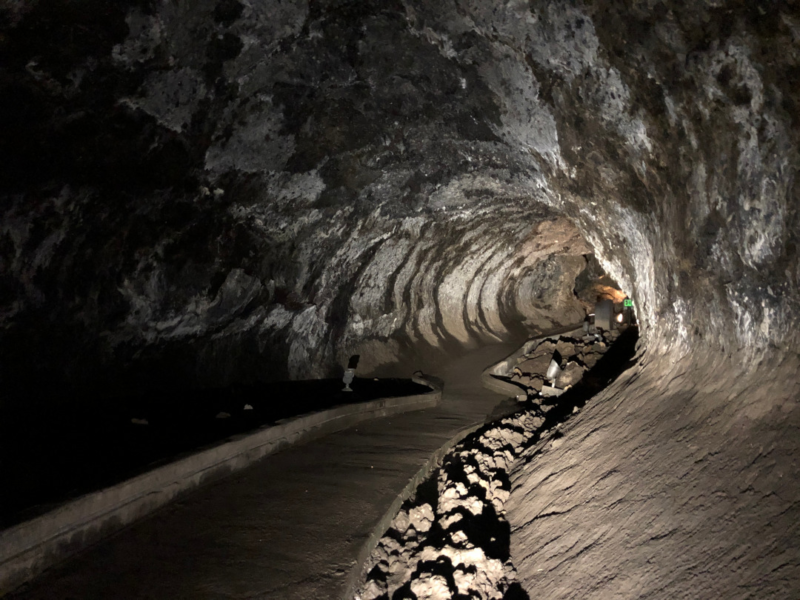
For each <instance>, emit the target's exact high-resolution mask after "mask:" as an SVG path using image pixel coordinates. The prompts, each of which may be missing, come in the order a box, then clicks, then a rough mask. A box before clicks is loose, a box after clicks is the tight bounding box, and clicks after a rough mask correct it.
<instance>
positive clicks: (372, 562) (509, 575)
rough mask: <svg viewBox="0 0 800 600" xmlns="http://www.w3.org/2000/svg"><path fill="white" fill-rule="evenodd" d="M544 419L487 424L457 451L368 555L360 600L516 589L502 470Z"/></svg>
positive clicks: (489, 594) (440, 599) (490, 595)
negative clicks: (513, 587)
mask: <svg viewBox="0 0 800 600" xmlns="http://www.w3.org/2000/svg"><path fill="white" fill-rule="evenodd" d="M543 423H544V418H543V417H542V416H540V415H537V414H535V412H534V411H526V412H524V413H521V414H518V415H515V416H513V417H508V418H504V419H502V420H500V421H499V422H496V423H492V424H491V425H487V426H486V427H484V428H483V429H482V430H479V431H478V432H476V433H475V434H473V435H471V436H469V437H468V438H467V439H466V440H465V441H464V442H462V443H461V444H459V445H458V446H456V447H455V448H454V449H453V450H452V451H451V452H450V453H449V454H448V455H447V456H446V457H445V459H444V462H443V464H442V467H441V468H440V469H439V470H438V473H437V474H436V475H435V476H434V478H432V479H431V480H429V482H428V485H429V486H430V487H431V488H432V484H433V483H434V482H435V483H436V489H435V490H432V489H431V490H425V484H423V486H421V488H420V490H418V493H417V495H416V497H415V498H414V499H413V500H410V501H407V502H406V503H405V504H404V505H403V507H402V508H401V510H400V512H399V513H398V515H397V516H396V517H395V519H394V521H393V522H392V526H391V528H390V529H389V531H388V532H387V533H386V535H385V536H384V537H383V538H382V539H381V541H380V542H379V543H378V547H377V548H376V549H375V551H374V552H373V553H372V556H371V557H370V559H369V561H368V563H367V566H366V569H367V572H368V576H367V580H366V582H365V583H364V584H363V586H362V587H361V589H360V590H358V592H357V594H356V598H358V599H359V600H378V599H387V598H391V599H393V600H399V599H420V600H421V599H423V598H424V599H430V600H445V599H448V600H450V599H453V600H454V599H460V598H465V599H466V598H474V599H477V598H480V599H482V600H489V599H493V600H494V599H500V598H503V597H504V596H505V594H506V593H507V592H508V591H509V590H510V589H511V588H512V586H513V585H514V582H515V579H516V576H515V571H514V567H513V565H512V564H511V562H510V561H509V552H508V548H509V535H510V530H509V526H508V523H507V522H506V520H505V517H504V514H505V508H504V507H505V502H506V500H507V499H508V496H509V493H510V485H509V480H508V474H507V472H508V469H509V468H510V467H511V464H512V463H513V461H514V460H515V459H516V457H517V456H518V455H519V453H520V452H521V451H522V450H523V449H524V448H525V447H526V446H527V442H528V441H529V440H530V439H531V438H532V436H534V435H535V434H536V433H537V432H538V431H539V429H540V428H541V426H542V424H543Z"/></svg>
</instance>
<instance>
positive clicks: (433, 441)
mask: <svg viewBox="0 0 800 600" xmlns="http://www.w3.org/2000/svg"><path fill="white" fill-rule="evenodd" d="M516 348H517V344H498V345H492V346H486V347H483V348H480V349H478V350H475V351H473V352H470V353H469V354H467V355H465V356H463V357H461V358H459V359H456V360H455V361H453V362H452V363H450V364H449V365H448V366H446V367H444V368H443V370H442V372H441V373H437V375H439V377H441V378H442V379H443V380H444V382H445V388H444V394H443V397H442V402H441V403H440V405H439V406H438V407H436V408H434V409H430V410H425V411H418V412H414V413H408V414H405V415H399V416H394V417H387V418H384V419H377V420H375V421H370V422H367V423H362V424H359V425H357V426H356V427H354V428H351V429H348V430H346V431H342V432H339V433H336V434H333V435H330V436H328V437H325V438H323V439H320V440H316V441H313V442H310V443H308V444H305V445H301V446H295V447H293V448H290V449H288V450H285V451H283V452H280V453H278V454H275V455H272V456H270V457H268V458H266V459H265V460H263V461H262V462H260V463H259V464H257V465H254V466H253V467H251V468H249V469H247V470H245V471H242V472H241V473H239V474H237V475H234V476H232V477H228V478H226V479H224V480H222V481H220V482H218V483H216V484H213V485H209V486H208V487H205V488H203V489H200V490H198V491H197V492H194V493H192V494H190V495H188V496H186V497H185V498H184V499H183V500H181V501H178V502H176V503H174V504H172V505H170V506H168V507H166V508H165V509H163V510H161V511H159V512H157V513H156V514H155V515H154V516H152V517H151V518H148V519H146V520H144V521H142V522H140V523H138V524H136V525H134V526H132V527H130V528H128V529H126V530H124V531H123V532H121V533H119V534H118V535H116V536H114V537H113V538H111V539H110V540H107V541H105V542H103V543H101V544H99V545H97V546H95V547H94V548H92V549H90V550H88V551H86V552H84V553H83V554H81V555H80V556H78V557H76V558H75V559H73V560H71V561H69V562H67V563H65V564H64V565H62V566H61V567H58V568H55V569H53V570H52V571H50V572H48V573H46V574H45V575H44V576H43V577H42V578H40V579H38V580H36V581H35V582H34V584H33V585H31V586H30V587H29V588H28V589H27V590H26V591H24V592H22V593H20V594H18V595H14V596H13V598H15V599H19V600H22V599H23V598H24V599H26V600H33V599H47V600H52V599H55V598H57V599H59V600H61V599H67V598H74V599H76V600H77V599H80V600H107V599H109V598H114V599H115V600H127V599H144V598H147V599H153V600H161V599H165V600H166V599H170V600H177V599H187V600H189V599H191V600H200V599H206V598H208V599H212V598H213V599H226V600H227V599H234V598H235V599H243V598H259V599H270V600H272V599H275V600H278V599H280V600H294V599H297V600H323V599H324V600H339V598H341V597H342V595H343V594H344V591H345V587H346V583H347V579H348V576H349V575H350V573H351V571H352V570H353V567H354V565H355V562H356V558H357V556H358V555H359V553H360V552H361V550H362V548H363V547H364V544H365V543H366V542H367V540H368V538H369V536H370V534H371V533H372V531H373V529H374V528H375V526H376V524H377V523H378V522H379V521H380V519H381V518H382V517H383V516H384V514H385V513H386V511H387V510H388V508H389V507H390V506H391V504H392V502H393V501H394V500H395V499H396V498H397V496H398V494H399V493H400V492H401V491H402V490H403V489H404V487H405V486H406V484H407V483H408V482H409V480H410V479H411V478H412V477H413V476H414V475H415V474H416V473H417V472H418V471H419V469H420V468H421V467H422V466H423V465H424V464H425V462H426V460H427V459H428V458H429V457H430V456H431V454H432V453H433V452H435V451H436V450H437V449H439V448H440V447H441V446H442V445H443V444H445V443H446V442H447V441H448V440H450V439H451V438H452V437H453V436H454V435H455V434H456V433H458V432H459V431H461V430H463V429H465V428H466V427H469V426H471V425H474V424H476V423H481V422H483V421H484V420H485V419H486V417H487V415H489V414H490V413H491V412H492V410H493V409H495V407H496V406H497V404H498V403H499V402H500V401H502V400H503V399H504V398H503V396H501V395H498V394H495V393H493V392H490V391H488V390H485V389H484V388H483V387H482V386H481V383H480V378H481V373H482V371H483V369H484V368H485V367H487V366H489V365H490V364H492V363H494V362H497V361H498V360H500V359H502V358H504V357H505V356H507V355H508V354H510V353H511V352H513V351H514V350H515V349H516Z"/></svg>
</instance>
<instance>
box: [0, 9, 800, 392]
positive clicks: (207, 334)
mask: <svg viewBox="0 0 800 600" xmlns="http://www.w3.org/2000/svg"><path fill="white" fill-rule="evenodd" d="M3 16H4V20H3V35H2V39H1V40H0V43H2V48H3V52H4V54H5V55H6V56H8V57H9V60H7V61H5V64H4V67H3V71H2V87H3V93H2V100H1V101H2V106H1V107H0V108H2V111H0V112H2V115H3V117H2V118H3V120H4V122H3V127H4V130H5V131H6V132H7V135H4V136H3V140H2V142H0V144H1V145H2V146H1V148H0V152H2V157H3V164H4V169H3V175H2V184H3V193H4V196H3V217H2V232H1V233H2V237H1V238H0V240H1V241H0V243H1V244H2V245H1V246H0V249H1V251H2V258H3V262H2V270H3V271H2V277H3V297H2V326H3V339H4V344H3V346H4V363H5V364H7V365H9V367H7V369H6V370H7V372H11V371H14V372H17V371H19V370H20V369H21V368H22V367H23V366H24V367H25V368H26V369H28V367H30V366H31V361H33V362H34V363H35V364H38V365H41V368H42V372H44V373H48V375H49V376H51V377H52V376H55V377H58V372H65V373H66V374H67V378H70V377H72V378H77V379H83V380H86V379H88V378H91V377H98V376H100V375H101V374H102V373H107V372H109V371H108V370H109V369H111V372H114V371H113V367H114V366H115V365H122V364H125V365H130V364H134V365H138V367H137V369H134V370H133V371H131V372H130V373H129V375H128V377H129V378H130V379H131V380H132V381H131V383H132V382H133V381H136V380H137V379H141V378H142V377H144V376H147V377H150V376H153V374H154V373H155V372H157V371H158V370H159V369H160V370H162V371H163V372H162V373H160V374H159V376H163V377H165V378H170V377H177V376H178V374H180V375H181V376H182V377H184V378H188V379H189V380H195V381H196V380H202V379H205V380H207V381H213V382H220V381H223V382H224V381H230V380H236V379H241V378H253V377H260V376H263V374H264V372H265V371H268V372H270V373H273V374H275V373H277V374H278V375H279V376H290V377H294V378H297V377H308V376H317V375H320V374H322V373H326V372H329V371H331V369H332V368H333V367H334V365H340V364H341V362H342V360H343V357H344V358H346V356H347V355H349V354H351V353H361V354H363V355H365V356H367V357H369V361H368V364H367V365H365V367H368V368H378V367H380V366H381V365H388V364H392V363H393V362H396V361H397V360H399V359H400V357H401V356H402V355H403V354H404V352H407V351H410V350H411V349H418V348H419V347H421V346H422V347H433V348H442V347H447V346H448V345H451V346H452V345H453V344H455V345H459V344H467V343H470V342H475V341H478V340H486V339H492V338H494V337H497V336H500V335H503V334H504V333H505V331H506V330H507V329H508V328H509V327H511V326H513V325H514V324H517V323H524V324H527V325H528V326H537V327H543V326H547V325H549V324H554V323H556V322H560V323H566V322H569V321H571V320H573V319H574V317H575V316H576V315H579V314H580V310H581V307H580V306H579V305H578V304H577V303H576V302H573V301H572V295H571V289H570V287H571V286H572V280H573V279H574V276H575V275H577V274H578V273H579V272H580V270H581V268H582V265H583V263H581V261H580V260H579V258H578V257H579V256H580V255H582V254H587V253H589V252H591V251H594V252H595V253H596V254H597V256H598V258H599V260H600V262H601V264H602V265H603V266H604V267H605V268H606V270H607V271H608V272H609V273H610V274H611V275H612V276H613V277H614V278H615V279H616V280H617V281H619V282H620V284H621V285H622V287H623V288H624V289H625V290H626V291H628V292H629V293H630V294H631V295H632V296H633V297H634V298H635V299H636V301H637V304H638V306H639V312H640V318H641V320H642V324H643V327H644V328H645V330H646V332H647V333H646V335H647V337H648V339H650V340H652V341H653V342H654V344H658V345H659V346H662V347H664V348H667V347H674V348H675V350H676V351H678V352H681V353H685V352H687V351H688V350H689V349H690V348H691V347H692V346H694V345H696V344H698V343H700V344H704V345H705V344H708V345H711V346H713V347H714V348H716V349H724V350H725V351H728V352H729V351H731V350H733V349H735V348H738V347H741V346H746V347H748V348H751V349H752V351H753V352H757V351H761V350H764V349H766V348H767V347H769V346H777V347H779V348H787V347H796V343H797V339H796V336H797V333H796V331H797V329H796V327H794V324H795V319H796V315H797V311H796V301H797V297H798V294H797V282H798V261H797V258H796V237H797V235H796V229H797V218H796V207H797V192H796V187H795V178H794V175H795V171H796V166H797V156H796V137H797V136H796V134H797V123H796V113H797V111H796V95H797V91H798V89H800V87H799V86H798V85H797V83H798V73H800V71H798V68H799V67H798V63H797V60H798V52H799V50H798V46H797V40H798V36H799V35H800V33H799V32H800V20H798V14H797V10H796V7H795V6H794V5H793V4H792V3H787V4H786V5H781V6H780V7H778V6H777V5H776V6H769V7H760V8H759V7H755V6H753V7H751V6H749V5H748V6H744V5H741V4H739V3H733V2H731V3H709V4H707V5H706V4H702V3H701V4H698V5H696V6H692V7H691V8H687V7H679V6H677V5H676V6H673V5H672V4H670V3H669V2H667V3H663V2H657V3H652V2H650V3H644V4H642V3H637V4H632V5H628V4H626V3H624V2H597V3H589V4H586V5H582V4H579V3H573V2H533V3H527V2H508V3H505V4H503V5H497V4H496V3H491V2H454V1H449V2H437V3H432V2H405V3H401V2H389V3H374V2H356V1H349V2H346V1H330V2H312V3H309V2H306V1H303V0H294V1H292V2H258V3H257V2H247V1H245V0H241V1H239V0H220V1H219V2H215V1H210V0H209V1H206V0H195V1H191V2H177V3H158V2H146V1H139V2H128V3H115V4H114V6H110V5H106V4H105V3H98V2H80V3H79V2H74V1H68V0H40V1H38V2H37V1H28V2H25V1H20V2H14V3H11V4H7V5H6V6H5V8H4V10H3ZM573 224H574V225H575V226H577V228H578V230H579V232H580V233H579V232H578V231H576V230H575V228H574V227H573ZM581 235H582V236H583V238H584V239H585V240H587V241H588V243H589V245H590V246H591V248H590V247H589V245H587V244H586V243H585V242H583V241H582V239H581ZM572 257H574V258H572ZM554 271H558V273H555V274H554ZM537 295H538V297H537ZM542 296H544V298H542ZM28 370H29V369H28ZM115 376H119V373H116V372H115Z"/></svg>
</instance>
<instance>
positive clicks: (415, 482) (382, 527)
mask: <svg viewBox="0 0 800 600" xmlns="http://www.w3.org/2000/svg"><path fill="white" fill-rule="evenodd" d="M537 339H538V338H537ZM537 339H532V340H528V341H527V342H525V344H523V345H522V346H521V347H520V348H519V349H518V350H516V351H515V352H513V353H512V354H510V355H509V356H507V357H506V358H504V359H503V360H501V361H499V362H497V363H494V364H492V365H490V366H489V367H487V368H486V369H484V370H483V373H482V374H481V384H482V385H483V386H484V387H485V388H487V389H489V390H491V391H493V392H496V393H498V394H506V395H508V396H515V395H516V394H518V393H521V391H522V388H520V387H518V386H515V385H514V384H512V383H506V382H504V381H501V380H499V379H496V378H495V377H493V375H505V374H506V373H507V371H508V365H509V364H512V363H513V362H514V360H515V359H516V358H517V357H518V356H521V355H522V354H524V353H525V352H527V349H528V348H530V346H531V345H532V344H533V343H535V342H536V341H537ZM512 368H513V367H512ZM510 412H513V411H510ZM487 418H488V415H487ZM486 422H487V421H483V422H481V423H475V424H474V425H471V426H470V427H466V428H464V429H462V430H461V431H459V432H458V433H457V434H456V435H454V436H453V437H452V438H450V439H449V440H448V441H447V442H445V443H444V444H443V445H442V446H440V447H439V449H438V450H436V451H435V452H434V453H433V454H431V456H430V458H428V460H427V461H426V462H425V464H424V465H422V467H421V468H420V469H419V471H417V473H416V474H415V475H414V477H412V478H411V479H410V480H409V482H408V483H407V484H406V486H405V487H404V488H403V491H402V492H400V494H399V495H398V496H397V498H395V500H394V502H392V504H391V505H390V506H389V508H388V509H387V510H386V513H385V514H384V515H383V517H382V518H381V520H380V521H378V524H377V525H376V526H375V529H373V531H372V533H371V534H370V536H369V538H368V539H367V541H366V542H365V544H364V547H363V548H362V549H361V552H360V553H359V555H358V559H357V560H356V564H355V565H354V567H353V569H352V570H351V572H350V575H349V576H348V578H347V584H346V586H345V593H344V596H343V597H342V600H353V598H354V596H355V591H356V587H358V584H359V582H360V581H361V578H362V576H363V575H364V573H363V571H364V565H365V564H366V562H367V560H368V559H369V557H370V554H372V551H373V550H375V548H376V547H377V546H378V542H379V541H380V540H381V538H382V537H383V536H384V535H385V534H386V532H387V531H388V530H389V527H390V526H391V524H392V521H393V520H394V518H395V516H396V515H397V513H398V512H400V507H401V506H402V505H403V502H405V501H406V500H408V499H409V498H410V497H411V496H412V495H413V494H414V493H415V492H416V490H417V488H418V487H419V485H420V484H421V483H422V482H423V481H425V480H426V479H427V478H428V477H430V476H431V474H432V473H433V471H434V470H435V469H437V468H438V467H439V466H440V465H441V463H442V460H443V459H444V457H445V455H447V453H448V452H450V450H452V449H453V447H454V446H456V445H457V444H458V443H459V442H461V440H463V439H464V438H466V437H467V436H468V435H470V434H471V433H473V432H475V431H477V430H478V429H480V428H481V427H483V426H484V425H485V424H486Z"/></svg>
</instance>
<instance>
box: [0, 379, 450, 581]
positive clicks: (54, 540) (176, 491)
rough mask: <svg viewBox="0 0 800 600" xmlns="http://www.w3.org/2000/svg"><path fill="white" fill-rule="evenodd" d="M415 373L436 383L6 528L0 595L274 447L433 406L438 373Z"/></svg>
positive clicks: (233, 444) (239, 440)
mask: <svg viewBox="0 0 800 600" xmlns="http://www.w3.org/2000/svg"><path fill="white" fill-rule="evenodd" d="M412 380H413V381H414V382H415V383H419V384H421V385H425V386H427V387H430V388H431V391H430V392H427V393H425V394H418V395H414V396H405V397H399V398H381V399H378V400H373V401H371V402H365V403H361V404H351V405H345V406H338V407H335V408H332V409H330V410H325V411H321V412H317V413H312V414H307V415H300V416H297V417H293V418H291V419H286V420H284V421H279V422H278V423H277V424H276V425H274V426H267V427H262V428H261V429H258V430H257V431H255V432H252V433H247V434H242V435H240V436H235V437H233V438H230V439H229V440H227V441H225V442H223V443H221V444H217V445H215V446H212V447H208V448H205V449H202V450H199V451H197V452H193V453H192V454H189V455H187V456H183V457H181V458H178V459H177V460H174V461H172V462H170V463H168V464H165V465H163V466H160V467H157V468H155V469H152V470H150V471H148V472H146V473H143V474H141V475H138V476H136V477H133V478H131V479H128V480H126V481H123V482H121V483H118V484H116V485H114V486H111V487H108V488H105V489H102V490H98V491H96V492H91V493H89V494H86V495H84V496H81V497H80V498H77V499H75V500H72V501H70V502H68V503H66V504H64V505H62V506H60V507H58V508H57V509H55V510H53V511H51V512H48V513H46V514H43V515H41V516H39V517H36V518H34V519H31V520H30V521H26V522H23V523H20V524H19V525H16V526H14V527H11V528H9V529H6V530H4V531H0V596H2V595H4V594H6V593H8V592H10V591H12V590H13V589H15V588H17V587H19V586H20V585H22V584H23V583H25V582H27V581H29V580H31V579H33V578H34V577H36V576H37V575H39V574H41V573H42V572H43V571H45V570H46V569H48V568H50V567H52V566H54V565H56V564H57V563H59V562H62V561H63V560H65V559H67V558H69V557H70V556H72V555H74V554H77V553H78V552H80V551H81V550H83V549H85V548H87V547H89V546H90V545H92V544H95V543H96V542H98V541H100V540H102V539H103V538H106V537H108V536H109V535H111V534H113V533H115V532H117V531H118V530H120V529H122V528H124V527H126V526H128V525H130V524H132V523H133V522H134V521H137V520H139V519H141V518H143V517H145V516H146V515H148V514H150V513H152V512H154V511H156V510H157V509H159V508H161V507H162V506H164V505H166V504H168V503H170V502H172V501H173V500H175V499H176V498H177V497H178V496H180V495H183V494H185V493H186V492H188V491H190V490H193V489H195V488H197V487H199V486H201V485H203V484H205V483H208V482H209V481H213V480H216V479H219V478H221V477H224V476H225V475H228V474H230V473H233V472H236V471H240V470H242V469H244V468H246V467H248V466H250V465H251V464H253V463H254V462H256V461H258V460H260V459H262V458H264V457H265V456H267V455H269V454H272V453H274V452H277V451H279V450H282V449H284V448H286V447H289V446H292V445H294V444H299V443H302V442H306V441H310V440H312V439H316V438H319V437H322V436H324V435H327V434H330V433H334V432H336V431H341V430H342V429H346V428H348V427H350V426H352V425H355V424H357V423H360V422H362V421H366V420H369V419H376V418H380V417H387V416H391V415H396V414H400V413H404V412H410V411H416V410H423V409H426V408H432V407H434V406H436V405H437V404H438V403H439V401H440V400H441V397H442V389H441V386H440V385H439V383H438V382H437V381H435V380H428V379H426V378H422V377H416V376H415V377H412ZM398 508H399V505H398ZM395 512H396V511H395ZM365 560H366V557H365Z"/></svg>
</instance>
